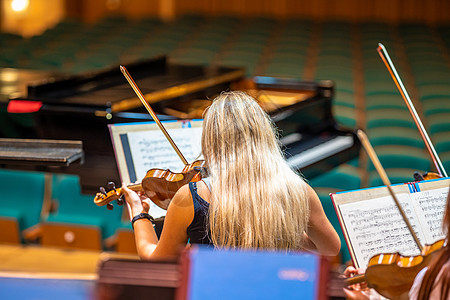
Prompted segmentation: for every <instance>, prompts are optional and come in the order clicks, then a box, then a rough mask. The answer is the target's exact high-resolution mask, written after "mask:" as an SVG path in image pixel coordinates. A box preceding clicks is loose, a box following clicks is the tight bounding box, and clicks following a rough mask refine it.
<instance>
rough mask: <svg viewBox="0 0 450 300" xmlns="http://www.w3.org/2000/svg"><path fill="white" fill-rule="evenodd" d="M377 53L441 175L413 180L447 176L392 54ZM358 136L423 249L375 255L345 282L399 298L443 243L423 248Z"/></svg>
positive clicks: (377, 164) (382, 173)
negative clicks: (363, 284)
mask: <svg viewBox="0 0 450 300" xmlns="http://www.w3.org/2000/svg"><path fill="white" fill-rule="evenodd" d="M377 50H378V53H379V54H380V56H381V58H382V60H383V62H384V63H385V65H386V67H387V68H388V70H389V72H390V74H391V76H392V78H393V79H394V82H395V84H396V86H397V88H398V89H399V91H400V93H401V95H402V97H403V99H404V100H405V102H406V105H407V106H408V109H409V111H410V112H411V114H412V116H413V118H414V121H415V123H416V125H417V127H418V129H419V131H420V133H421V135H422V138H423V140H424V142H425V144H426V146H427V149H428V152H429V153H430V156H431V158H432V160H433V162H434V164H435V166H436V169H437V171H438V173H434V172H427V173H424V174H420V173H418V172H416V173H415V174H414V179H415V180H417V181H420V180H428V179H436V178H442V177H447V173H446V171H445V169H444V168H443V166H442V163H441V161H440V159H439V156H438V155H437V153H436V151H435V149H434V146H433V144H432V143H431V141H430V139H429V137H428V134H427V133H426V131H425V128H424V127H423V125H422V122H421V121H420V118H419V116H418V114H417V112H416V110H415V108H414V105H413V104H412V102H411V100H410V98H409V95H408V93H407V92H406V89H405V88H404V86H403V83H402V81H401V79H400V77H399V76H398V74H397V71H396V69H395V67H394V66H393V64H392V61H391V59H390V57H389V54H388V53H387V51H386V49H385V48H384V46H383V45H382V44H378V48H377ZM357 135H358V137H359V139H360V141H361V143H362V145H363V146H364V148H365V150H366V151H367V153H368V155H369V158H370V159H371V160H372V163H373V165H374V166H375V168H376V170H377V172H378V174H379V176H380V178H381V179H382V181H383V183H384V185H385V186H386V187H387V188H388V190H389V192H390V194H391V196H392V198H393V200H394V202H395V204H396V206H397V208H398V210H399V212H400V214H401V215H402V218H403V220H404V222H405V224H406V226H407V228H408V229H409V231H410V233H411V235H412V237H413V239H414V242H415V243H416V245H417V247H418V248H419V249H420V252H421V254H420V255H417V256H402V255H400V254H399V253H387V254H377V255H374V256H373V257H372V258H371V259H370V260H369V263H368V266H367V269H366V271H365V274H363V275H358V276H354V277H352V278H348V279H347V280H346V283H347V284H348V285H352V284H355V283H360V282H366V283H367V286H368V287H370V288H373V289H375V290H376V291H377V292H378V293H379V294H381V295H382V296H384V297H387V298H389V299H397V298H399V297H400V296H401V295H402V294H404V293H406V292H408V291H409V289H410V288H411V286H412V284H413V282H414V279H415V277H416V275H417V274H418V273H419V271H420V270H422V269H423V268H424V267H425V266H426V265H427V264H428V263H429V262H430V260H431V258H432V257H433V256H434V255H435V254H436V253H437V252H439V251H440V249H441V248H442V247H443V246H444V240H439V241H436V242H435V243H433V244H432V245H425V247H423V246H422V244H421V243H420V241H419V239H418V237H417V236H416V234H415V232H414V230H413V228H412V226H411V224H410V222H409V220H408V218H407V216H406V214H405V212H404V211H403V208H402V206H401V204H400V202H399V201H398V199H397V197H396V195H395V193H394V191H393V190H392V188H391V183H390V181H389V178H388V177H387V175H386V172H385V171H384V169H383V167H382V166H381V163H380V161H379V159H378V157H377V156H376V154H375V150H374V149H373V147H372V145H371V144H370V142H369V139H368V138H367V136H366V134H365V133H364V132H363V131H362V130H358V131H357Z"/></svg>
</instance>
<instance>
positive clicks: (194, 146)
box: [127, 127, 202, 218]
mask: <svg viewBox="0 0 450 300" xmlns="http://www.w3.org/2000/svg"><path fill="white" fill-rule="evenodd" d="M167 132H168V133H169V135H170V136H171V138H172V139H173V141H174V142H175V144H176V145H177V147H178V149H180V151H181V153H182V154H183V156H184V157H185V158H186V160H187V161H188V163H192V162H194V161H195V160H196V159H198V156H199V155H200V154H201V136H202V127H194V128H173V129H167ZM127 135H128V141H129V143H130V150H131V153H132V157H133V165H134V168H135V170H136V175H137V178H139V179H142V178H144V177H145V175H146V174H147V171H148V170H150V169H153V168H161V169H164V170H166V169H169V170H170V171H172V172H181V171H182V170H183V168H184V164H183V162H182V161H181V159H180V157H179V156H178V154H177V153H176V152H175V150H174V149H173V148H172V146H171V145H170V143H169V141H168V140H167V138H166V136H165V135H164V134H163V133H162V132H161V131H160V130H149V131H138V132H129V133H128V134H127ZM150 214H151V215H152V216H153V217H155V218H159V217H162V216H165V215H166V211H165V210H163V209H161V208H160V207H158V206H157V205H156V204H154V203H153V202H151V207H150Z"/></svg>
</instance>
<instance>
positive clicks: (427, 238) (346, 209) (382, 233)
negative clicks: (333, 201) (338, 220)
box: [339, 187, 448, 267]
mask: <svg viewBox="0 0 450 300" xmlns="http://www.w3.org/2000/svg"><path fill="white" fill-rule="evenodd" d="M447 194H448V188H447V187H446V188H437V189H431V190H426V191H420V192H413V193H408V192H398V193H397V198H398V200H399V201H400V204H401V205H402V207H403V210H404V212H405V214H406V216H407V217H408V220H409V222H410V223H411V226H412V228H413V230H414V232H415V233H416V235H417V237H418V239H419V240H420V242H421V243H422V244H433V243H434V242H436V241H437V240H440V239H442V238H443V237H444V234H443V232H442V219H443V214H444V208H445V203H446V199H447ZM339 210H340V213H341V215H342V219H343V220H344V223H345V227H346V228H347V234H348V236H349V239H350V241H351V243H352V245H351V246H352V249H353V251H354V255H355V257H356V259H357V261H358V262H360V263H359V265H360V266H361V267H364V266H366V265H367V264H368V261H369V259H370V258H371V257H372V256H374V255H376V254H379V253H395V252H399V253H400V254H402V255H405V256H412V255H419V254H420V251H419V249H418V247H417V244H416V243H415V242H414V239H413V237H412V235H411V233H410V231H409V230H408V227H407V226H406V223H405V222H404V220H403V218H402V216H401V214H400V212H399V210H398V208H397V207H396V205H395V203H394V201H393V199H392V197H391V196H380V197H378V198H376V197H375V198H373V199H369V200H362V201H357V202H349V203H344V204H340V206H339Z"/></svg>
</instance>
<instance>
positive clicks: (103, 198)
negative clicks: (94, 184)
mask: <svg viewBox="0 0 450 300" xmlns="http://www.w3.org/2000/svg"><path fill="white" fill-rule="evenodd" d="M108 187H109V188H110V191H109V192H106V189H105V188H104V187H100V192H99V193H97V194H96V195H95V198H94V203H95V204H97V205H98V206H103V205H106V208H107V209H109V210H112V209H113V207H114V206H113V205H112V203H111V202H113V201H114V200H116V201H117V205H119V206H121V205H123V203H124V199H123V196H124V195H123V193H122V189H121V188H116V186H115V184H114V182H109V183H108ZM128 188H129V189H131V190H133V191H136V192H138V191H143V189H142V186H141V184H132V185H129V186H128Z"/></svg>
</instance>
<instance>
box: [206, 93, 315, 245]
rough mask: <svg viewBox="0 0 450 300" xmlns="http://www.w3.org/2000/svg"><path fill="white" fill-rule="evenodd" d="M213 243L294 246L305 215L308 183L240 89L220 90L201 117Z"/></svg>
mask: <svg viewBox="0 0 450 300" xmlns="http://www.w3.org/2000/svg"><path fill="white" fill-rule="evenodd" d="M202 151H203V156H204V158H205V161H206V164H207V167H208V174H209V176H210V180H211V186H212V190H211V198H210V209H209V229H210V232H211V239H212V242H213V244H214V245H215V246H217V247H226V248H235V247H240V248H264V249H286V250H298V249H300V248H301V246H302V243H303V240H304V232H305V231H306V228H307V224H308V216H309V205H308V200H307V199H306V197H307V196H306V183H305V182H304V181H303V179H302V178H301V177H300V176H299V175H298V174H296V173H295V172H294V171H292V170H291V169H290V168H289V166H288V165H287V163H286V162H285V160H284V158H283V155H282V151H281V150H280V147H279V144H278V141H277V138H276V131H275V127H274V126H273V123H272V120H271V119H270V117H269V116H268V115H267V114H266V113H265V112H264V111H263V110H262V109H261V107H260V106H259V105H258V104H257V103H256V101H255V100H254V99H253V98H252V97H250V96H248V95H247V94H245V93H244V92H223V93H222V94H221V95H219V96H218V97H217V98H216V99H215V100H214V101H213V104H212V105H211V106H210V107H209V109H208V110H207V111H206V113H205V115H204V123H203V134H202Z"/></svg>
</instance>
